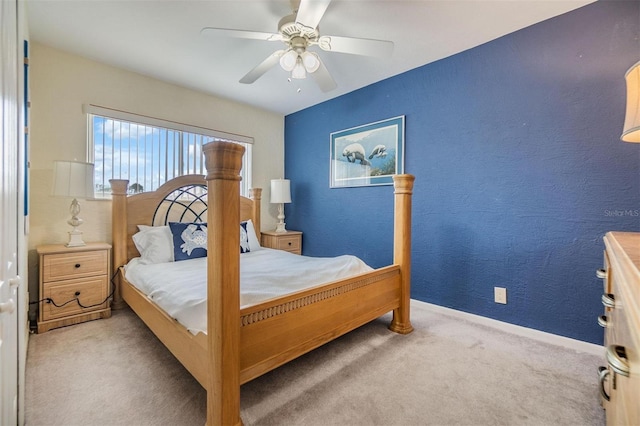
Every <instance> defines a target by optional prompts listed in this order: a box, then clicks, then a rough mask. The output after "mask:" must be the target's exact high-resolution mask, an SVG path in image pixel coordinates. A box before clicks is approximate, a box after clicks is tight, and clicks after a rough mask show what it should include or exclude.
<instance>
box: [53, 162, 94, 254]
mask: <svg viewBox="0 0 640 426" xmlns="http://www.w3.org/2000/svg"><path fill="white" fill-rule="evenodd" d="M52 195H53V196H55V197H70V198H71V197H73V201H72V202H71V207H69V212H70V213H71V219H69V220H68V221H67V223H68V224H69V225H71V226H73V230H71V231H70V232H69V242H68V243H67V247H80V246H84V245H86V244H85V242H84V241H83V240H82V231H80V230H79V229H78V227H79V226H80V225H82V222H83V220H82V219H80V218H79V217H78V215H79V214H80V203H78V200H77V199H78V198H89V197H93V164H91V163H81V162H78V161H54V162H53V191H52Z"/></svg>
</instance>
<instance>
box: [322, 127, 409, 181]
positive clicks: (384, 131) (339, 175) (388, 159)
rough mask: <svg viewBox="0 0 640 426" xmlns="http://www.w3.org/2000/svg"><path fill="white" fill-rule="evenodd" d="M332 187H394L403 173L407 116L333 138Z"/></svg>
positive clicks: (334, 135) (332, 134) (331, 151)
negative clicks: (405, 118)
mask: <svg viewBox="0 0 640 426" xmlns="http://www.w3.org/2000/svg"><path fill="white" fill-rule="evenodd" d="M329 164H330V172H329V175H330V182H329V186H330V187H331V188H344V187H358V186H377V185H393V177H392V176H393V175H395V174H402V173H404V115H401V116H398V117H393V118H388V119H386V120H381V121H376V122H374V123H369V124H364V125H361V126H357V127H352V128H350V129H345V130H340V131H338V132H333V133H331V135H330V161H329Z"/></svg>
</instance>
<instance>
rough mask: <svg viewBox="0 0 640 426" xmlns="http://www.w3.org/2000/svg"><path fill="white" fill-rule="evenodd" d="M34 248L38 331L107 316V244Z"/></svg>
mask: <svg viewBox="0 0 640 426" xmlns="http://www.w3.org/2000/svg"><path fill="white" fill-rule="evenodd" d="M36 251H37V252H38V255H39V259H40V286H39V300H41V302H40V303H39V306H38V308H39V309H38V333H44V332H45V331H48V330H50V329H52V328H56V327H63V326H65V325H71V324H77V323H80V322H84V321H90V320H94V319H99V318H109V317H110V316H111V308H110V307H109V305H110V301H109V300H107V299H108V297H109V295H110V294H111V285H110V278H111V266H110V265H111V262H110V260H111V246H110V245H109V244H106V243H88V244H87V245H86V246H82V247H66V246H65V245H62V244H53V245H45V246H38V247H37V248H36ZM49 299H50V300H51V301H53V303H52V302H51V301H48V300H49ZM67 302H68V303H67ZM54 303H55V304H54ZM56 305H58V306H56Z"/></svg>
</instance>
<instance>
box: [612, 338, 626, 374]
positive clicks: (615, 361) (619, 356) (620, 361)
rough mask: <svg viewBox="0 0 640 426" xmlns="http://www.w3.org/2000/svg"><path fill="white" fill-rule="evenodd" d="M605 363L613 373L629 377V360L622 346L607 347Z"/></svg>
mask: <svg viewBox="0 0 640 426" xmlns="http://www.w3.org/2000/svg"><path fill="white" fill-rule="evenodd" d="M607 362H608V363H609V367H610V368H611V369H612V370H613V372H614V373H618V374H619V375H621V376H624V377H629V359H628V358H627V350H626V349H625V348H624V346H619V345H610V346H609V347H607Z"/></svg>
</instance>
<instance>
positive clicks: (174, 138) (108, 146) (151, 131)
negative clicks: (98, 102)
mask: <svg viewBox="0 0 640 426" xmlns="http://www.w3.org/2000/svg"><path fill="white" fill-rule="evenodd" d="M85 112H86V113H87V116H88V129H89V130H88V138H87V139H88V145H89V146H88V150H87V152H88V153H89V158H88V161H89V162H91V163H94V164H95V182H94V183H95V196H96V198H109V197H111V185H110V184H109V179H128V180H129V193H132V194H133V193H137V192H146V191H154V190H156V189H157V188H158V187H159V186H160V185H162V184H163V183H165V182H167V181H168V180H171V179H173V178H175V177H177V176H182V175H186V174H206V169H205V165H204V156H203V155H202V145H203V144H205V143H208V142H212V141H228V142H234V143H239V144H241V145H243V146H244V147H245V154H244V156H243V160H242V170H241V171H240V174H241V176H242V181H241V182H240V193H241V195H244V196H248V194H249V188H250V187H251V144H252V143H253V138H250V137H247V136H242V135H234V134H229V133H225V132H220V131H216V130H212V129H206V128H202V127H196V126H190V125H186V124H182V123H175V122H171V121H166V120H159V119H155V118H152V117H146V116H142V115H137V114H131V113H126V112H123V111H118V110H113V109H109V108H104V107H98V106H95V105H85Z"/></svg>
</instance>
